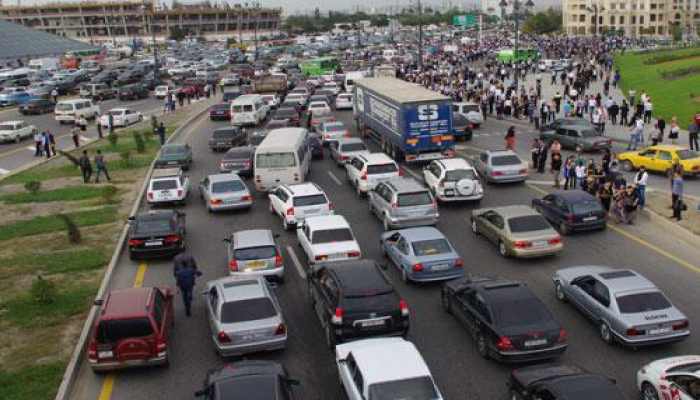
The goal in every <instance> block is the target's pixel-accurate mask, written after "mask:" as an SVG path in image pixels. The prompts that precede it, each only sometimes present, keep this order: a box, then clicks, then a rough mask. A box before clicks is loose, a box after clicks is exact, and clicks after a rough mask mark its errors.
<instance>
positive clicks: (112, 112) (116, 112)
mask: <svg viewBox="0 0 700 400" xmlns="http://www.w3.org/2000/svg"><path fill="white" fill-rule="evenodd" d="M123 113H124V112H123V111H121V110H111V111H110V112H108V113H107V114H109V115H111V116H114V117H116V116H119V115H122V114H123Z"/></svg>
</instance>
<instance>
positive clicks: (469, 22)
mask: <svg viewBox="0 0 700 400" xmlns="http://www.w3.org/2000/svg"><path fill="white" fill-rule="evenodd" d="M452 25H454V26H474V25H476V16H475V15H473V14H466V15H454V16H452Z"/></svg>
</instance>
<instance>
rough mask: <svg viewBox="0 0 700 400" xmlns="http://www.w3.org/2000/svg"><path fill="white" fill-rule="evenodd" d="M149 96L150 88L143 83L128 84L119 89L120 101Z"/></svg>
mask: <svg viewBox="0 0 700 400" xmlns="http://www.w3.org/2000/svg"><path fill="white" fill-rule="evenodd" d="M147 98H148V89H146V88H145V87H143V86H141V85H127V86H122V87H121V88H120V89H119V101H124V100H141V99H147Z"/></svg>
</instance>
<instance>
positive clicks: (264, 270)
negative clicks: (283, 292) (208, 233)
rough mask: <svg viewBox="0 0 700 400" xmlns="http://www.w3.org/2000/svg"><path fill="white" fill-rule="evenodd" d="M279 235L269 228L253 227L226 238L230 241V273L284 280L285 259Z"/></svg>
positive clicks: (280, 281)
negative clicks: (278, 242) (278, 240)
mask: <svg viewBox="0 0 700 400" xmlns="http://www.w3.org/2000/svg"><path fill="white" fill-rule="evenodd" d="M278 237H279V235H278V234H274V233H272V231H271V230H269V229H251V230H246V231H237V232H234V233H233V234H231V236H230V237H228V238H226V239H224V242H227V243H228V270H229V274H230V275H243V276H249V275H255V276H264V277H266V278H270V279H275V280H276V281H277V282H279V283H282V282H284V260H283V259H282V252H281V251H280V248H279V245H278V244H277V238H278Z"/></svg>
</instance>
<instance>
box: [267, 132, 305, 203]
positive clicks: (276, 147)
mask: <svg viewBox="0 0 700 400" xmlns="http://www.w3.org/2000/svg"><path fill="white" fill-rule="evenodd" d="M310 164H311V148H310V147H309V132H308V131H307V130H306V129H304V128H280V129H273V130H271V131H270V133H268V134H267V136H266V137H265V139H264V140H263V141H262V143H260V145H259V146H258V147H257V149H256V150H255V164H254V178H255V187H256V188H257V189H258V190H259V191H261V192H267V191H269V190H271V189H274V188H275V187H277V186H279V185H282V184H294V183H301V182H305V181H306V177H307V175H308V174H309V165H310Z"/></svg>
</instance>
